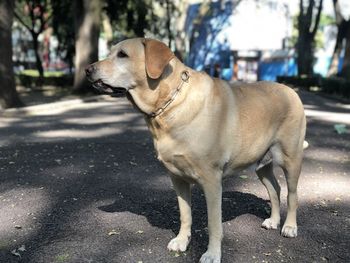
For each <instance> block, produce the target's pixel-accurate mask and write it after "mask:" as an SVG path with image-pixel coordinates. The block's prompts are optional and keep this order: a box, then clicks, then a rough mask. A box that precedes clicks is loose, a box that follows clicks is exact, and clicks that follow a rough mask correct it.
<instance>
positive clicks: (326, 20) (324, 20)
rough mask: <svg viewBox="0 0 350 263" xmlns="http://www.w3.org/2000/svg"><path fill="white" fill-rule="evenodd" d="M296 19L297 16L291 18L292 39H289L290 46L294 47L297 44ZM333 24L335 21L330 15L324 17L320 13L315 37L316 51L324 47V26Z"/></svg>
mask: <svg viewBox="0 0 350 263" xmlns="http://www.w3.org/2000/svg"><path fill="white" fill-rule="evenodd" d="M298 17H299V14H296V15H294V16H293V18H292V19H293V30H292V37H291V46H292V47H295V46H296V44H297V42H298V35H299V31H298ZM334 24H335V19H334V17H332V16H330V15H325V14H323V13H321V18H320V23H319V27H318V30H317V33H316V35H315V44H314V45H315V48H316V50H319V49H322V48H324V47H325V42H324V29H325V27H326V26H330V25H334Z"/></svg>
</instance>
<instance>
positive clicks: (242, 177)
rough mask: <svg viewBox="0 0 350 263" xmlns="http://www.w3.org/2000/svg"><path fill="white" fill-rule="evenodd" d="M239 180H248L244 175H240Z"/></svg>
mask: <svg viewBox="0 0 350 263" xmlns="http://www.w3.org/2000/svg"><path fill="white" fill-rule="evenodd" d="M239 177H240V178H241V179H247V178H248V176H246V175H240V176H239Z"/></svg>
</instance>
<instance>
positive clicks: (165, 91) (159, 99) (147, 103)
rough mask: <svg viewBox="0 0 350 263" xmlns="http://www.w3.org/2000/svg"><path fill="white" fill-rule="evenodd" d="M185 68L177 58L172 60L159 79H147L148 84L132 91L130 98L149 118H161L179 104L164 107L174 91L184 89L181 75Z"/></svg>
mask: <svg viewBox="0 0 350 263" xmlns="http://www.w3.org/2000/svg"><path fill="white" fill-rule="evenodd" d="M185 68H186V67H185V65H183V64H182V63H181V62H180V61H179V60H178V59H177V58H174V59H172V60H171V61H170V62H169V65H168V66H167V67H166V68H165V70H164V72H163V74H162V76H161V77H160V78H159V79H157V80H154V79H150V78H147V81H146V83H140V84H139V86H140V87H138V88H136V89H132V90H130V95H131V96H128V98H129V99H130V100H131V102H132V103H133V104H134V105H135V106H136V108H137V109H138V110H139V111H141V112H142V113H144V114H145V115H146V117H147V118H159V117H161V116H159V115H163V114H166V111H168V110H170V109H171V108H172V107H173V106H175V105H176V104H177V103H176V101H174V102H172V103H171V104H169V105H167V106H166V108H165V107H164V106H165V104H166V102H167V101H169V99H170V98H171V97H172V95H173V94H174V91H175V90H176V89H177V88H179V87H180V88H182V85H183V82H184V80H183V79H182V78H181V74H182V72H183V70H184V69H185ZM176 99H177V98H175V100H176ZM160 110H162V112H161V114H155V113H156V112H158V113H160ZM155 115H157V116H155Z"/></svg>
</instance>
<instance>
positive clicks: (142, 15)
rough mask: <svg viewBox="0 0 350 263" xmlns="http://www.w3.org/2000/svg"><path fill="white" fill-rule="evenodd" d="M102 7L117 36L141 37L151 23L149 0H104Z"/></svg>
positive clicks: (150, 2)
mask: <svg viewBox="0 0 350 263" xmlns="http://www.w3.org/2000/svg"><path fill="white" fill-rule="evenodd" d="M103 9H104V11H105V12H106V14H107V15H108V17H109V18H110V20H111V22H112V24H113V26H114V28H115V33H116V37H117V38H120V37H135V36H141V37H142V36H144V32H145V29H148V28H149V26H150V24H151V22H150V19H151V18H152V16H151V14H150V12H151V11H150V10H152V1H151V0H123V1H121V0H106V4H105V6H104V8H103Z"/></svg>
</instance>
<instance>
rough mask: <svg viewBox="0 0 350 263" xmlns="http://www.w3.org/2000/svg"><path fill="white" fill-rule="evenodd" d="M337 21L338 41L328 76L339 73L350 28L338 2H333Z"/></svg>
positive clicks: (334, 0) (336, 0) (335, 0)
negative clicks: (342, 53) (341, 57)
mask: <svg viewBox="0 0 350 263" xmlns="http://www.w3.org/2000/svg"><path fill="white" fill-rule="evenodd" d="M333 6H334V14H335V21H336V24H337V28H338V33H337V40H336V43H335V47H334V51H333V55H332V58H331V63H330V65H329V69H328V72H327V76H328V77H329V76H332V75H336V74H337V73H338V66H339V58H340V54H341V52H342V49H343V40H344V38H345V37H346V32H347V28H348V27H349V21H346V20H345V19H344V17H343V15H342V13H341V8H340V5H339V2H338V0H333Z"/></svg>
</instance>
